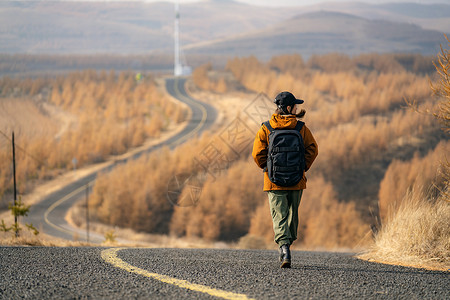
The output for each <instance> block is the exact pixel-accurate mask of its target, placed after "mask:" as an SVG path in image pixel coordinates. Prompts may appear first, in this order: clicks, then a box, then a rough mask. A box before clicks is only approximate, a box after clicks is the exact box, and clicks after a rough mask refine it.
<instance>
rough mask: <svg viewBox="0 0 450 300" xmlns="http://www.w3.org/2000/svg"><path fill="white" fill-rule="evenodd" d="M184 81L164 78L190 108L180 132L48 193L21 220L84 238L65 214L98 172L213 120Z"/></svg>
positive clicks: (197, 130)
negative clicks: (189, 92) (191, 93)
mask: <svg viewBox="0 0 450 300" xmlns="http://www.w3.org/2000/svg"><path fill="white" fill-rule="evenodd" d="M185 83H186V78H181V77H176V78H169V79H166V90H167V92H168V93H169V94H170V95H171V96H173V97H174V98H176V99H178V100H179V101H181V102H184V103H185V104H187V105H188V106H189V108H190V110H191V111H192V114H191V118H190V120H189V121H188V124H187V125H186V127H185V128H184V129H183V130H182V131H181V132H180V133H178V134H176V135H174V136H173V137H171V138H169V139H168V140H166V141H164V142H162V143H160V144H158V145H155V146H153V147H151V148H149V149H146V150H144V151H142V152H139V153H136V154H134V155H133V156H131V157H130V158H127V159H123V160H119V161H116V163H115V164H114V165H111V166H108V167H105V168H104V169H101V170H99V171H97V172H94V173H92V174H90V175H88V176H85V177H83V178H81V179H79V180H77V181H75V182H73V183H71V184H69V185H67V186H65V187H63V188H61V189H59V190H58V191H56V192H54V193H52V194H50V195H49V196H47V197H45V198H44V199H43V200H42V201H40V202H39V203H37V204H35V205H33V206H32V207H31V209H30V213H29V215H28V216H27V217H26V218H25V219H24V222H26V223H32V224H33V225H34V226H35V227H36V228H38V229H40V230H41V231H43V232H44V233H46V234H48V235H51V236H55V237H58V238H63V239H67V240H72V239H74V237H76V239H81V240H86V238H87V237H86V231H85V230H80V229H77V228H73V227H72V226H70V225H69V224H68V223H67V222H66V220H65V216H66V213H67V211H68V210H69V209H70V207H72V205H73V204H74V203H75V202H76V201H77V200H79V199H80V198H82V197H84V195H85V193H86V190H87V186H88V185H89V186H92V185H93V183H94V182H95V178H96V177H97V174H99V173H102V172H105V171H110V170H112V169H113V168H114V167H115V166H117V165H119V164H123V163H126V162H127V161H128V160H133V159H137V158H139V157H140V156H141V155H143V154H146V153H149V152H152V151H155V150H157V149H159V148H161V147H163V146H168V147H169V148H174V147H176V146H178V145H180V144H182V143H184V142H186V141H187V140H188V139H190V138H192V137H194V136H196V135H198V134H200V133H202V132H203V131H204V130H206V129H207V128H209V127H210V126H211V125H212V124H213V123H214V121H215V120H216V117H217V112H216V110H215V109H214V108H213V107H212V106H210V105H208V104H206V103H204V102H201V101H198V100H196V99H193V98H192V97H191V96H189V95H188V93H187V92H186V90H185ZM89 240H90V242H94V243H99V242H102V241H104V238H103V236H100V235H96V234H94V233H92V234H90V236H89Z"/></svg>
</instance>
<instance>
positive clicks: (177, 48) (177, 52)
mask: <svg viewBox="0 0 450 300" xmlns="http://www.w3.org/2000/svg"><path fill="white" fill-rule="evenodd" d="M174 39H175V61H174V70H173V74H174V75H175V76H180V75H183V66H182V65H181V63H180V4H179V1H175V29H174Z"/></svg>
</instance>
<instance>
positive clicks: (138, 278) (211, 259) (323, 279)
mask: <svg viewBox="0 0 450 300" xmlns="http://www.w3.org/2000/svg"><path fill="white" fill-rule="evenodd" d="M105 249H106V248H44V247H33V248H30V247H2V248H0V257H1V260H0V298H1V299H23V298H28V299H80V298H83V299H220V298H221V297H222V296H219V297H215V296H212V295H211V292H210V291H209V290H208V288H212V289H215V290H218V291H219V292H223V293H225V296H226V297H224V298H228V299H239V298H241V299H245V296H246V297H248V298H255V299H328V298H332V299H450V289H449V287H450V277H449V273H446V272H437V271H426V270H418V269H411V268H405V267H398V266H389V265H382V264H375V263H369V262H365V261H360V260H357V259H355V258H353V257H352V255H351V254H346V253H320V252H299V251H295V252H293V268H292V269H280V268H279V263H278V261H277V252H276V251H270V250H206V249H135V248H129V249H123V250H120V251H118V252H117V256H118V260H120V261H122V262H125V263H127V264H129V265H131V266H133V269H131V270H128V271H127V270H124V269H123V268H121V267H117V266H114V265H112V264H111V263H109V262H106V261H105V260H104V259H103V258H102V251H105ZM106 251H108V250H106ZM136 270H137V271H138V272H141V273H145V272H148V273H149V274H152V276H157V275H158V274H161V275H167V276H169V277H170V279H171V280H173V281H177V280H178V281H180V280H183V282H184V287H180V286H177V285H176V284H171V283H166V282H162V281H161V280H162V279H159V278H158V277H156V278H155V277H149V276H145V274H144V275H142V274H137V273H136ZM164 278H167V277H164ZM164 280H165V279H164ZM196 285H200V286H201V287H205V290H204V291H198V290H197V291H196V290H191V289H190V288H191V287H192V286H196ZM227 293H228V294H227ZM230 293H231V294H230ZM222 295H223V294H222Z"/></svg>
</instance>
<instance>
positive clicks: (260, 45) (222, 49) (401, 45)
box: [186, 11, 444, 59]
mask: <svg viewBox="0 0 450 300" xmlns="http://www.w3.org/2000/svg"><path fill="white" fill-rule="evenodd" d="M443 40H444V35H443V34H442V33H441V32H438V31H434V30H425V29H422V28H420V27H419V26H417V25H413V24H406V23H395V22H390V21H381V20H368V19H364V18H360V17H356V16H353V15H349V14H343V13H336V12H326V11H322V12H313V13H308V14H304V15H299V16H295V17H293V18H291V19H289V20H287V21H284V22H281V23H279V24H277V25H274V26H272V27H270V28H268V29H264V30H259V31H255V32H252V33H244V34H242V35H240V36H237V37H231V38H228V39H223V40H219V41H214V42H209V43H202V44H199V45H193V46H188V47H186V50H187V52H188V53H198V52H201V53H205V54H210V53H219V54H225V53H230V52H232V53H233V54H234V55H236V56H239V55H241V56H248V55H255V56H257V57H260V58H263V59H269V58H270V57H271V56H272V55H280V54H288V53H301V54H302V56H305V57H309V56H310V55H312V54H326V53H329V52H340V53H346V54H350V55H356V54H361V53H372V52H377V53H389V52H403V53H405V52H406V53H423V54H435V53H437V52H438V50H439V45H440V44H441V43H442V42H443Z"/></svg>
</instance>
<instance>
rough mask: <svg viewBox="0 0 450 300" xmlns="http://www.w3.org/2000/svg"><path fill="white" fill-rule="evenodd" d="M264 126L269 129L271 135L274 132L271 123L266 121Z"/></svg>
mask: <svg viewBox="0 0 450 300" xmlns="http://www.w3.org/2000/svg"><path fill="white" fill-rule="evenodd" d="M263 124H264V125H266V127H267V129H269V132H270V133H271V132H272V131H273V130H274V129H273V127H272V125H270V121H265V122H264V123H263Z"/></svg>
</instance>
